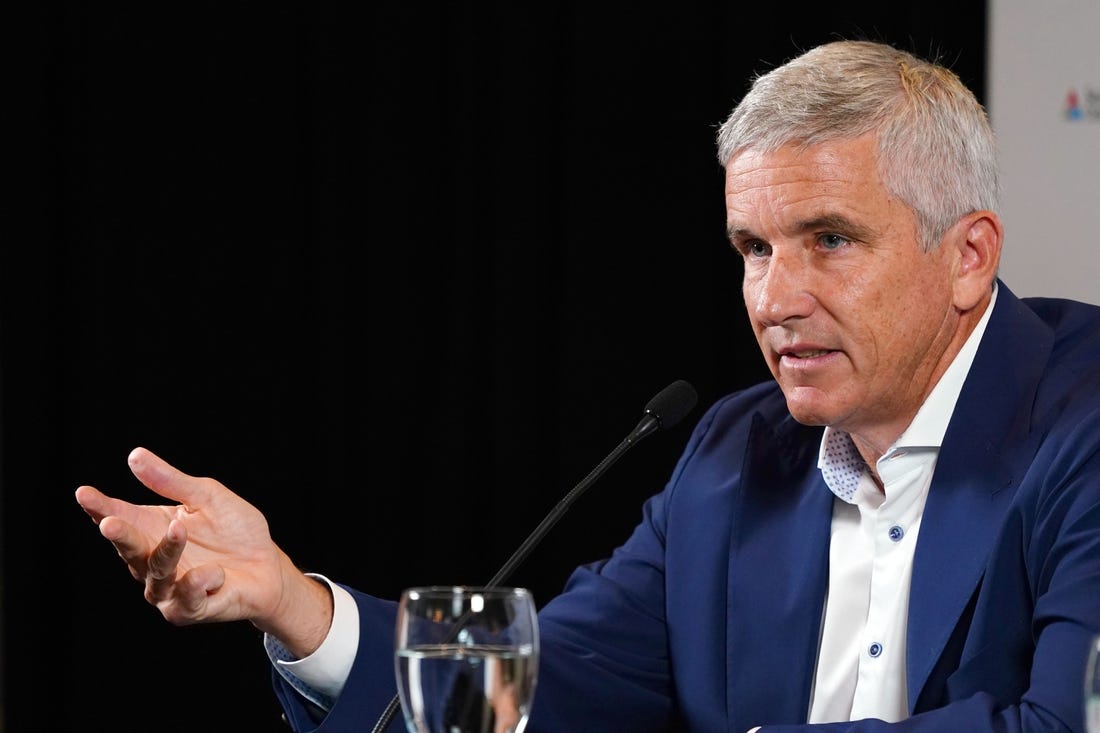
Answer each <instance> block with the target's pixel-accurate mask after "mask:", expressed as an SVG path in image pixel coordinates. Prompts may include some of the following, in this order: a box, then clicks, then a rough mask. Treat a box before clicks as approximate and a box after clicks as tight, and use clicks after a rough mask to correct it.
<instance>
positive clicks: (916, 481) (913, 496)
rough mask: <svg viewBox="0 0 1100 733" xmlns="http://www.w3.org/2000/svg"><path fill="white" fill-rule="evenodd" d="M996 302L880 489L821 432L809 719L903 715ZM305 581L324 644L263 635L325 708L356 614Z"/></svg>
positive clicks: (348, 661)
mask: <svg viewBox="0 0 1100 733" xmlns="http://www.w3.org/2000/svg"><path fill="white" fill-rule="evenodd" d="M996 300H997V289H996V285H994V289H993V297H992V298H991V299H990V302H989V305H988V306H987V307H986V310H985V313H984V314H983V315H982V317H981V319H980V320H979V322H978V325H977V326H976V327H975V329H974V332H973V333H971V334H970V337H969V338H968V339H967V340H966V343H965V344H963V347H962V349H961V350H960V351H959V353H958V355H957V356H956V357H955V359H954V361H952V363H951V365H950V366H949V367H948V369H947V371H946V372H944V375H943V377H941V378H940V380H939V382H938V383H937V384H936V386H935V387H934V388H933V390H932V392H931V394H929V396H928V398H927V399H926V400H925V402H924V404H923V405H922V406H921V408H920V410H919V411H918V412H917V415H916V417H914V418H913V421H912V423H910V425H909V427H908V428H906V429H905V431H904V432H903V433H902V434H901V436H899V437H898V439H897V440H896V441H895V442H894V444H893V445H892V446H891V447H890V448H889V450H887V451H886V453H884V454H883V456H882V457H881V458H880V459H879V460H878V462H877V463H876V468H877V469H878V473H879V477H880V478H881V479H882V482H883V491H881V492H880V491H879V489H878V486H877V485H876V484H875V483H874V480H873V479H872V478H871V476H870V473H869V472H867V471H866V470H865V467H863V469H862V470H856V471H854V472H852V471H849V470H848V469H849V468H851V467H850V466H837V465H836V464H835V463H834V462H833V460H832V455H833V451H831V450H827V448H828V446H829V445H830V443H831V442H832V441H837V442H838V444H840V445H843V442H844V441H848V443H850V442H851V439H850V438H849V437H848V436H847V434H846V433H843V432H842V431H837V430H833V429H832V428H826V429H825V434H824V435H823V436H822V440H821V451H820V455H819V460H818V467H819V468H820V469H821V470H822V475H823V477H824V478H825V482H826V485H828V486H829V489H830V490H831V491H833V493H834V494H836V498H835V499H834V501H833V520H832V539H831V542H830V546H829V586H828V592H827V596H826V600H825V610H824V618H823V622H822V630H821V641H820V644H819V647H818V656H817V666H816V669H815V672H814V683H813V689H812V691H811V696H810V710H809V711H808V715H809V718H808V719H809V722H811V723H823V722H836V721H847V720H859V719H861V718H880V719H882V720H886V721H897V720H901V719H903V718H905V717H908V707H909V701H908V697H907V693H906V677H905V633H906V622H907V617H908V614H907V609H908V604H909V581H910V578H911V574H912V566H913V550H914V548H915V547H916V541H917V534H918V532H919V530H920V520H921V515H922V514H923V512H924V504H925V499H926V498H927V496H928V487H929V485H930V484H931V481H932V473H933V471H934V469H935V466H936V458H937V456H938V455H939V449H940V446H941V445H942V443H943V436H944V433H945V432H946V431H947V425H948V423H949V422H950V420H951V413H952V412H953V411H954V409H955V403H956V401H957V400H958V397H959V392H960V391H961V390H962V386H963V382H964V381H965V380H966V375H967V373H968V372H969V371H970V365H971V364H972V363H973V361H974V355H975V353H977V350H978V343H979V342H980V341H981V337H982V334H983V333H984V332H985V327H986V324H987V323H988V322H989V315H990V313H991V312H992V311H993V304H994V303H995V302H996ZM856 468H857V469H858V468H859V467H858V466H856ZM312 577H315V578H317V579H318V580H320V581H322V582H325V583H326V584H328V586H329V587H330V588H331V589H332V593H333V618H332V627H331V628H330V629H329V633H328V636H327V637H326V638H325V640H324V642H323V643H322V644H321V646H320V647H319V648H318V649H317V651H315V652H314V653H313V654H311V655H309V656H308V657H305V658H303V659H295V658H294V657H293V656H291V655H290V653H289V652H288V651H287V650H286V649H285V648H284V647H283V646H282V644H280V643H279V642H278V640H277V639H275V638H273V637H270V636H265V638H264V646H265V648H266V649H267V653H268V656H269V657H270V658H271V660H272V663H273V664H274V665H275V668H276V669H277V670H278V671H279V673H280V674H281V675H282V676H283V678H284V679H286V680H287V681H288V682H289V683H290V684H291V685H293V686H294V687H295V689H297V690H298V691H299V692H300V693H302V694H303V695H304V696H305V697H306V698H307V699H309V700H311V701H313V702H314V703H316V704H318V705H320V706H321V707H322V708H325V709H329V708H331V706H332V703H333V701H334V700H335V699H336V698H337V697H338V696H339V695H340V691H341V690H342V689H343V686H344V682H345V681H346V680H347V677H348V674H350V672H351V665H352V663H353V662H354V660H355V652H356V649H357V648H358V646H359V611H358V608H357V607H356V605H355V602H354V600H353V599H352V598H351V595H350V594H349V593H348V592H347V591H346V590H344V589H343V588H340V587H339V586H338V585H336V584H334V583H332V582H331V581H329V580H328V579H327V578H325V577H323V576H319V575H314V576H312ZM756 730H758V728H754V729H752V731H749V733H753V731H756Z"/></svg>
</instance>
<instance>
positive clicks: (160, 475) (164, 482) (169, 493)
mask: <svg viewBox="0 0 1100 733" xmlns="http://www.w3.org/2000/svg"><path fill="white" fill-rule="evenodd" d="M126 463H127V464H129V466H130V470H131V471H132V472H133V474H134V476H136V477H137V479H138V481H140V482H141V483H142V484H144V485H145V487H146V488H149V489H152V490H153V491H155V492H157V493H158V494H160V495H161V496H163V497H165V498H168V499H173V500H175V501H178V502H179V503H181V504H185V505H192V506H195V505H199V504H202V503H203V501H204V499H206V498H207V494H208V490H207V489H208V483H209V482H208V481H205V480H203V479H200V478H197V477H195V476H191V475H189V474H186V473H184V472H183V471H181V470H179V469H178V468H176V467H175V466H173V465H172V464H170V463H168V462H167V461H165V460H164V459H163V458H161V457H160V456H158V455H157V454H156V453H153V452H152V451H151V450H149V449H148V448H141V447H138V448H134V449H133V450H132V451H130V455H129V456H128V457H127V458H126Z"/></svg>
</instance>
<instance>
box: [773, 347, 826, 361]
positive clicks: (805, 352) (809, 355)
mask: <svg viewBox="0 0 1100 733" xmlns="http://www.w3.org/2000/svg"><path fill="white" fill-rule="evenodd" d="M831 353H833V350H832V349H802V350H799V351H795V350H790V351H781V352H779V356H780V357H792V358H795V359H813V358H814V357H816V356H825V354H831Z"/></svg>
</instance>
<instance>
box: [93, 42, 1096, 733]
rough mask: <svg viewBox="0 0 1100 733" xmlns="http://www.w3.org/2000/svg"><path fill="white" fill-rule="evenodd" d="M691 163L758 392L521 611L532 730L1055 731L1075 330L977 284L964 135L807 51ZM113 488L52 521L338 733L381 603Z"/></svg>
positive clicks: (975, 219)
mask: <svg viewBox="0 0 1100 733" xmlns="http://www.w3.org/2000/svg"><path fill="white" fill-rule="evenodd" d="M718 142H719V158H720V162H721V163H722V165H723V166H724V167H725V171H726V183H725V200H726V212H727V227H728V231H729V237H730V242H731V244H732V245H733V246H734V247H735V248H736V249H737V251H739V252H740V253H741V254H742V255H743V257H744V264H745V273H744V297H745V303H746V306H747V309H748V314H749V317H750V319H751V321H752V325H753V329H754V331H755V333H756V335H757V339H758V341H759V343H760V347H761V350H762V352H763V355H764V358H765V359H766V361H767V363H768V365H769V367H770V368H771V371H772V374H773V375H774V377H775V381H774V382H769V383H766V384H761V385H758V386H756V387H753V388H751V389H748V390H744V391H742V392H739V393H736V394H733V395H729V396H727V397H725V398H723V399H722V400H720V401H718V402H717V403H716V404H714V405H713V406H711V407H710V409H709V410H708V411H707V412H706V414H705V415H704V416H703V417H702V419H701V420H700V421H699V423H698V425H697V427H696V428H695V431H694V433H693V434H692V437H691V439H690V441H689V443H688V445H687V448H686V449H685V451H684V453H683V455H682V457H681V458H680V460H679V462H678V464H677V466H676V467H675V470H674V471H673V474H672V477H671V479H670V481H669V482H668V485H667V487H666V488H665V490H664V491H663V492H662V493H660V494H658V495H657V496H655V497H653V498H652V499H650V500H649V501H648V502H647V503H646V506H645V511H644V517H643V521H642V522H641V523H640V524H639V525H638V527H637V528H636V529H635V531H634V533H633V535H632V536H631V537H630V538H629V539H628V540H627V542H626V543H625V544H623V545H622V546H621V547H620V548H618V549H617V550H616V551H615V552H614V553H613V555H612V556H611V557H610V558H608V559H607V560H605V561H602V562H599V563H595V564H593V565H590V566H587V567H582V568H579V569H578V570H577V571H576V572H575V573H574V575H573V576H572V578H571V579H570V581H569V583H568V585H567V587H566V589H565V590H564V592H563V593H562V594H561V595H560V596H559V597H557V598H555V599H553V600H552V601H551V602H550V603H548V604H547V605H546V607H545V608H544V609H543V611H542V612H541V614H540V629H541V636H542V651H541V660H540V672H539V683H538V693H537V695H536V702H535V706H534V711H533V713H532V717H531V723H530V726H529V730H530V731H536V732H552V733H559V732H563V731H570V732H571V733H572V732H576V731H599V732H607V731H615V732H617V733H620V732H621V733H633V732H638V733H641V732H643V731H664V730H670V729H685V730H690V731H693V732H694V731H708V732H709V731H734V732H735V733H742V732H743V731H748V730H750V729H752V730H755V729H756V727H757V726H761V728H760V730H762V731H764V733H790V732H793V731H810V730H820V731H894V730H897V731H901V730H905V731H952V732H960V731H965V732H967V733H970V732H980V731H1052V730H1058V731H1082V730H1083V703H1082V674H1083V668H1084V659H1085V655H1086V652H1087V648H1088V644H1089V640H1090V638H1091V637H1092V636H1093V635H1094V634H1096V633H1098V632H1100V366H1098V365H1100V361H1098V360H1100V309H1098V308H1095V307H1092V306H1086V305H1083V304H1079V303H1073V302H1070V301H1064V300H1053V299H1031V300H1027V301H1021V300H1019V299H1017V298H1016V297H1015V296H1014V295H1013V294H1012V293H1011V292H1010V291H1009V290H1008V288H1007V287H1006V286H1005V285H1004V284H1003V283H1000V282H998V281H997V280H996V273H997V263H998V260H999V257H1000V252H1001V245H1002V239H1003V231H1002V226H1001V222H1000V219H999V217H998V215H997V214H996V213H995V212H996V189H997V184H996V161H995V149H994V141H993V135H992V133H991V131H990V129H989V125H988V121H987V119H986V116H985V113H984V110H983V109H982V108H981V106H980V105H979V104H978V103H977V101H976V100H975V99H974V97H973V95H972V94H971V93H970V92H969V91H968V90H967V89H966V88H965V87H964V86H963V85H962V84H961V82H960V81H959V80H958V78H957V77H955V75H954V74H952V73H951V72H950V71H948V70H946V69H944V68H942V67H940V66H937V65H935V64H931V63H927V62H925V61H923V60H921V59H918V58H916V57H914V56H912V55H909V54H906V53H903V52H900V51H897V50H895V49H893V48H891V47H889V46H886V45H883V44H877V43H870V42H836V43H830V44H826V45H824V46H821V47H818V48H816V49H813V50H811V51H809V52H808V53H806V54H804V55H802V56H800V57H798V58H796V59H794V60H793V61H791V62H789V63H788V64H786V65H784V66H782V67H779V68H777V69H775V70H774V71H772V72H770V73H768V74H766V75H764V76H762V77H760V78H759V79H757V80H756V81H755V82H754V85H753V87H752V89H751V91H750V92H749V93H748V94H747V95H746V97H745V98H744V99H743V100H742V101H741V103H740V104H739V105H738V106H737V108H736V109H735V110H734V111H733V113H732V114H731V115H730V117H729V119H728V120H727V121H726V122H725V123H724V124H723V126H722V128H721V130H720V133H719V138H718ZM1028 244H1030V243H1028ZM1054 247H1056V244H1055V245H1054V246H1052V247H1051V249H1052V251H1056V250H1055V249H1054ZM130 466H131V468H132V470H133V472H134V474H135V475H136V476H137V477H138V478H139V479H140V480H141V481H142V483H144V484H145V485H146V486H148V487H149V488H150V489H152V490H154V491H156V492H157V493H159V494H161V495H163V496H165V497H167V498H169V499H172V500H175V501H177V502H179V503H180V505H179V506H166V507H136V506H133V505H130V504H128V503H126V502H122V501H119V500H115V499H111V498H108V497H106V496H104V495H103V494H101V493H100V492H98V491H97V490H95V489H93V488H91V487H81V488H80V489H78V491H77V500H78V501H79V502H80V504H81V505H82V506H83V507H84V509H85V510H86V511H87V512H88V513H89V514H90V515H91V516H92V518H93V519H95V520H96V521H97V522H98V524H99V528H100V532H101V533H102V534H103V536H104V537H106V538H107V539H108V540H110V541H112V542H113V543H114V545H115V546H116V548H117V549H118V551H119V553H120V554H121V556H122V557H123V559H124V560H125V561H126V562H127V563H128V565H129V566H130V569H131V572H132V573H133V574H134V575H135V577H137V578H138V579H140V580H143V581H144V582H145V587H146V591H145V594H146V598H147V600H148V601H149V602H151V603H154V604H155V605H156V606H157V607H158V608H159V609H160V611H161V613H162V614H163V615H164V617H165V618H166V619H168V620H169V621H171V622H173V623H180V624H183V623H196V622H208V621H221V620H231V619H249V620H251V621H252V623H254V624H255V625H256V626H257V627H258V628H260V629H261V630H263V631H264V632H266V634H267V637H266V641H267V647H268V650H269V653H270V654H271V655H272V658H273V660H274V668H275V670H276V672H275V673H274V674H273V680H274V685H275V690H276V694H277V695H278V696H279V699H280V701H281V702H282V704H283V707H284V709H285V710H286V713H287V716H288V719H289V720H290V721H291V724H292V727H293V728H294V729H295V730H301V731H305V730H322V731H353V730H355V731H359V730H363V726H364V721H365V720H370V719H373V718H375V717H376V716H377V715H378V714H379V713H380V712H381V711H382V710H383V709H384V708H385V706H386V703H387V702H388V701H389V699H390V698H391V697H392V695H393V691H394V688H393V682H392V677H393V667H392V653H393V649H392V633H393V632H392V629H393V624H394V617H393V612H394V606H393V603H392V602H389V601H384V600H379V599H374V598H371V597H369V596H365V595H363V594H361V593H358V592H356V591H352V590H351V589H347V588H344V587H341V586H338V585H335V584H332V583H329V582H328V581H327V580H326V579H323V578H309V577H307V576H305V575H303V574H302V573H301V572H300V571H299V570H298V569H297V568H296V567H295V566H294V564H293V562H292V560H291V559H290V558H288V557H287V556H286V555H285V554H284V553H283V552H282V551H281V550H280V549H279V548H278V547H277V546H276V545H275V544H274V543H273V542H272V541H271V539H270V537H269V535H268V532H267V526H266V523H265V521H264V519H263V516H262V515H261V514H260V513H259V512H258V511H257V510H256V509H254V508H253V507H251V506H250V505H248V504H246V503H245V502H244V501H243V500H242V499H240V498H239V497H237V496H236V495H234V494H232V493H231V492H230V491H229V490H228V489H226V488H225V487H224V486H222V485H221V484H220V483H218V482H216V481H214V480H212V479H202V478H194V477H190V476H187V475H185V474H182V473H180V472H179V471H177V470H176V469H174V468H172V467H171V466H169V465H168V464H166V463H165V462H163V461H162V460H160V459H159V458H157V457H156V456H154V455H153V454H151V453H149V452H148V451H146V450H144V449H140V448H139V449H136V450H135V451H134V452H133V453H131V456H130Z"/></svg>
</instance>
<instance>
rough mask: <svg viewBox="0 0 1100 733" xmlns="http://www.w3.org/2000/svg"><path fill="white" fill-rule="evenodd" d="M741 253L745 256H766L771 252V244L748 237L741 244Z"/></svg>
mask: <svg viewBox="0 0 1100 733" xmlns="http://www.w3.org/2000/svg"><path fill="white" fill-rule="evenodd" d="M741 253H742V254H744V255H745V256H746V257H767V256H768V255H770V254H771V253H772V246H771V245H770V244H768V243H767V242H763V241H761V240H759V239H750V240H749V241H747V242H745V243H744V244H743V245H741Z"/></svg>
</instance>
